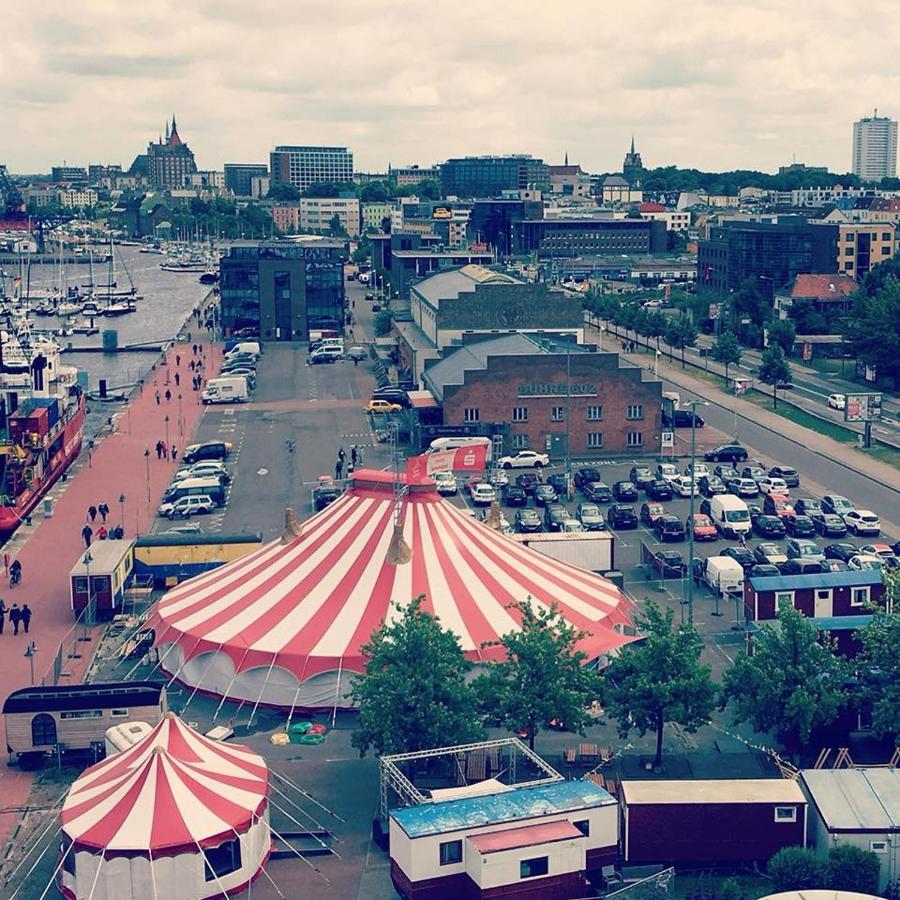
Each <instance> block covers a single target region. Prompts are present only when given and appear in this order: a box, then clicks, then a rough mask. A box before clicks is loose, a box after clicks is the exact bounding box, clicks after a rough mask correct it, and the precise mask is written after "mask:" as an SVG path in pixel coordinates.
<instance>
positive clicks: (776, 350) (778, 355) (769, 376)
mask: <svg viewBox="0 0 900 900" xmlns="http://www.w3.org/2000/svg"><path fill="white" fill-rule="evenodd" d="M759 380H760V381H761V382H763V384H771V385H772V400H773V401H774V403H775V409H778V385H779V384H783V383H785V382H789V381H790V380H791V367H790V364H789V363H788V361H787V360H786V359H785V358H784V351H783V350H782V349H781V347H779V346H778V345H777V344H775V345H774V346H772V347H769V348H768V349H767V350H764V351H763V355H762V362H761V364H760V367H759Z"/></svg>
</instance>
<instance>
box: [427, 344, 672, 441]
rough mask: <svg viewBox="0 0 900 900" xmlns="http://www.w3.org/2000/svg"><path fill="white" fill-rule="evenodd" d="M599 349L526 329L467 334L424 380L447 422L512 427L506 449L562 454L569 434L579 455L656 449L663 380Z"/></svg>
mask: <svg viewBox="0 0 900 900" xmlns="http://www.w3.org/2000/svg"><path fill="white" fill-rule="evenodd" d="M567 347H568V348H569V352H567ZM593 349H594V347H593V345H588V346H585V345H577V344H567V343H564V342H562V341H550V340H547V339H541V338H538V337H536V336H528V335H524V334H512V335H508V336H505V337H501V338H495V339H490V340H481V341H469V342H467V343H464V344H463V345H462V346H461V347H459V348H458V349H456V350H454V351H452V352H450V353H447V354H446V355H445V356H444V358H443V359H441V360H438V361H436V362H434V363H433V364H431V365H430V366H427V368H426V369H425V373H424V376H423V380H424V381H425V384H426V386H427V387H428V389H429V390H430V391H431V392H432V393H433V394H434V396H435V397H436V398H437V400H438V402H439V403H440V404H441V406H442V409H443V421H444V425H445V426H447V425H451V426H452V425H468V426H473V425H476V426H479V427H480V430H482V431H483V433H485V434H492V433H498V432H503V433H507V434H508V446H507V447H506V448H505V449H506V450H522V449H532V450H546V451H547V452H549V453H550V454H551V456H554V457H562V456H564V455H565V452H566V443H565V442H566V437H567V435H568V439H569V441H570V453H571V455H573V456H577V457H591V456H601V455H612V454H625V453H627V454H629V455H632V456H633V455H639V454H644V453H646V454H656V453H658V452H659V447H660V433H661V421H660V403H661V383H660V382H658V381H645V380H644V379H643V372H642V370H641V369H639V368H637V367H635V366H622V365H620V362H619V357H618V356H617V355H616V354H615V353H597V352H591V351H592V350H593ZM567 386H568V390H567ZM499 426H503V427H502V428H501V427H499Z"/></svg>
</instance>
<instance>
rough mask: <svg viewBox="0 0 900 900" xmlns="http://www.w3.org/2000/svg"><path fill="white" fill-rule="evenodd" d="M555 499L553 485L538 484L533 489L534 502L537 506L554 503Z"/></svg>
mask: <svg viewBox="0 0 900 900" xmlns="http://www.w3.org/2000/svg"><path fill="white" fill-rule="evenodd" d="M556 499H557V495H556V491H555V490H554V489H553V485H550V484H539V485H536V486H535V489H534V502H535V503H537V505H538V506H546V505H547V504H548V503H555V502H556Z"/></svg>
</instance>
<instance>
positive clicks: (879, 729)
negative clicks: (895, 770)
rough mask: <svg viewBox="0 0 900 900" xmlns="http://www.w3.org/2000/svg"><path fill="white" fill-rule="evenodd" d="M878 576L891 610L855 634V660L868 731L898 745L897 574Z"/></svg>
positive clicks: (899, 593) (899, 591)
mask: <svg viewBox="0 0 900 900" xmlns="http://www.w3.org/2000/svg"><path fill="white" fill-rule="evenodd" d="M882 577H883V578H884V580H885V588H886V592H887V597H886V604H890V605H891V606H892V611H891V612H887V611H886V610H879V611H878V612H877V613H876V614H875V616H873V618H872V621H871V622H869V624H868V625H866V626H865V627H864V628H860V629H859V630H858V631H857V632H856V635H857V639H858V640H859V642H860V644H861V645H862V647H861V650H860V653H859V655H858V656H857V658H856V659H857V663H858V664H859V671H860V675H861V680H862V684H861V693H862V695H863V697H864V699H865V700H867V701H868V702H869V703H871V705H872V730H873V731H874V732H875V734H876V735H877V736H878V737H884V736H885V735H887V736H889V737H891V738H893V740H894V742H895V743H896V744H897V745H898V746H900V573H898V572H895V571H888V570H885V571H883V574H882Z"/></svg>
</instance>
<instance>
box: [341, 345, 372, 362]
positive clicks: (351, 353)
mask: <svg viewBox="0 0 900 900" xmlns="http://www.w3.org/2000/svg"><path fill="white" fill-rule="evenodd" d="M368 355H369V351H368V350H366V348H365V347H351V348H350V349H349V350H348V351H347V353H346V356H347V359H358V360H363V359H366V358H367V357H368Z"/></svg>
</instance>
